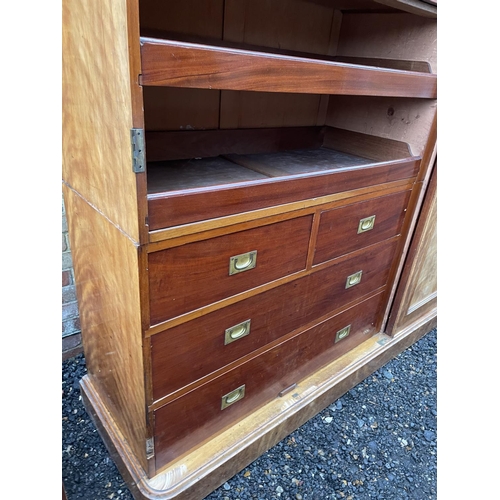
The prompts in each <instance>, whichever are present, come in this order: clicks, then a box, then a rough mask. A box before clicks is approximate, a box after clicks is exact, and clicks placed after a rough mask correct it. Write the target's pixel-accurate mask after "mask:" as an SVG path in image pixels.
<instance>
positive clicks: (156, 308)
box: [149, 215, 312, 324]
mask: <svg viewBox="0 0 500 500" xmlns="http://www.w3.org/2000/svg"><path fill="white" fill-rule="evenodd" d="M311 224H312V215H308V216H304V217H298V218H296V219H291V220H287V221H284V222H278V223H275V224H270V225H267V226H262V227H258V228H254V229H249V230H246V231H240V232H237V233H233V234H229V235H225V236H220V237H217V238H213V239H210V240H204V241H198V242H194V243H189V244H186V245H183V246H179V247H175V248H170V249H167V250H162V251H159V252H154V253H151V254H150V255H149V294H150V319H151V324H156V323H159V322H161V321H164V320H167V319H169V318H173V317H176V316H179V315H181V314H184V313H186V312H189V311H192V310H194V309H198V308H200V307H202V306H206V305H208V304H211V303H213V302H216V301H218V300H221V299H224V298H226V297H230V296H231V295H234V294H237V293H240V292H243V291H245V290H248V289H251V288H254V287H257V286H259V285H263V284H264V283H267V282H270V281H273V280H276V279H278V278H281V277H283V276H286V275H288V274H292V273H295V272H298V271H301V270H303V269H305V266H306V260H307V250H308V245H309V237H310V232H311Z"/></svg>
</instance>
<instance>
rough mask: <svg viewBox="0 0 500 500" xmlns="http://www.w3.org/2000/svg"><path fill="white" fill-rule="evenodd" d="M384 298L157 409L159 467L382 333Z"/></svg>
mask: <svg viewBox="0 0 500 500" xmlns="http://www.w3.org/2000/svg"><path fill="white" fill-rule="evenodd" d="M383 295H384V294H383V293H382V294H378V295H376V296H374V297H372V298H370V299H368V300H365V301H364V302H362V303H360V304H358V305H357V306H355V307H353V308H351V309H348V310H346V311H344V312H342V313H341V314H338V315H336V316H334V317H332V318H330V319H329V320H327V321H324V322H322V323H320V324H318V325H316V326H314V327H313V328H310V329H309V330H306V331H305V332H303V333H301V334H299V335H296V336H294V337H293V338H291V339H288V340H287V341H286V342H283V343H281V344H279V345H278V346H276V347H274V348H273V349H270V350H268V351H266V352H264V353H262V354H261V355H259V356H257V357H255V358H253V359H250V360H249V361H247V362H245V363H243V364H241V365H239V366H237V367H236V368H234V369H232V370H230V371H229V372H227V373H225V374H224V375H222V376H220V377H218V378H216V379H213V380H212V381H210V382H208V383H207V384H205V385H203V386H201V387H199V388H197V389H195V390H193V391H191V392H189V393H186V394H184V395H183V396H181V397H179V398H178V399H176V400H174V401H172V402H170V403H168V404H166V405H165V406H163V407H161V408H159V409H157V410H156V411H155V412H154V413H155V418H154V422H155V453H156V467H157V468H159V467H162V466H164V465H165V464H167V463H168V462H170V461H171V460H173V459H174V458H177V457H178V456H180V455H181V454H182V453H185V452H187V451H188V450H190V449H191V448H193V447H194V446H195V445H197V444H199V443H200V442H202V441H203V440H204V439H206V438H208V437H210V436H212V435H214V434H215V433H217V432H219V431H220V430H222V429H223V428H224V427H226V426H227V425H231V424H233V423H235V422H236V421H237V420H239V419H240V418H242V417H244V416H245V415H247V414H249V413H251V412H252V411H253V410H255V409H256V408H258V407H259V406H261V405H262V404H265V403H267V402H269V401H271V400H273V399H274V398H276V397H278V395H279V394H280V392H282V391H284V390H286V389H287V388H289V387H290V386H292V385H293V384H295V383H298V382H300V380H301V379H303V378H304V377H306V376H307V375H309V374H311V373H313V372H314V371H315V370H317V369H318V368H320V367H321V366H324V365H325V364H327V363H329V362H331V361H333V360H334V359H336V358H337V357H339V356H341V355H342V354H345V353H346V352H348V351H349V350H351V349H352V348H354V347H355V346H357V345H359V344H360V343H361V342H363V341H364V340H365V339H367V338H368V337H369V336H370V335H371V334H374V333H376V326H377V320H378V316H379V315H380V314H381V311H382V309H383Z"/></svg>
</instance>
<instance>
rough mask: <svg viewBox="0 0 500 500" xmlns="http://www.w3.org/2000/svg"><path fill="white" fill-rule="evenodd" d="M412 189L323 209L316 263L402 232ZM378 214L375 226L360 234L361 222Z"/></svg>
mask: <svg viewBox="0 0 500 500" xmlns="http://www.w3.org/2000/svg"><path fill="white" fill-rule="evenodd" d="M410 194H411V191H403V192H400V193H396V194H392V195H389V196H382V197H380V198H375V199H373V200H368V201H364V202H361V203H355V204H353V205H347V206H345V207H341V208H336V209H333V210H326V211H323V212H321V219H320V223H319V229H318V235H317V240H316V249H315V252H314V261H313V264H319V263H320V262H324V261H326V260H329V259H333V258H335V257H338V256H340V255H343V254H345V253H348V252H352V251H353V250H355V249H356V248H361V247H364V246H368V245H371V244H373V243H376V242H378V241H381V240H383V239H386V238H390V237H392V236H395V235H396V234H399V232H400V231H401V227H402V225H403V220H404V217H405V213H406V207H407V206H408V201H409V200H410ZM372 215H375V223H374V226H373V229H370V230H369V231H366V232H361V233H359V234H358V227H359V221H360V220H361V219H364V218H367V217H371V216H372Z"/></svg>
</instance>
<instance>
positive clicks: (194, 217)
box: [146, 127, 419, 231]
mask: <svg viewBox="0 0 500 500" xmlns="http://www.w3.org/2000/svg"><path fill="white" fill-rule="evenodd" d="M310 128H311V129H312V130H310V131H309V133H304V134H303V137H302V141H301V142H300V143H299V144H300V145H296V147H295V148H288V147H286V146H288V145H289V143H290V142H289V140H287V138H286V137H287V132H288V134H290V135H291V136H292V137H296V136H297V134H298V133H299V132H300V131H301V130H307V128H298V129H295V128H290V129H288V130H287V129H268V130H265V129H264V130H260V131H255V130H250V131H249V132H248V136H247V140H245V131H244V130H239V131H238V135H237V136H236V137H238V138H240V139H241V140H240V141H239V142H238V143H237V144H233V143H231V142H230V141H228V140H227V135H226V131H215V134H214V131H207V132H206V133H207V134H208V135H209V136H210V138H211V139H212V140H215V139H217V138H218V139H219V140H220V142H218V143H217V142H211V143H210V144H209V145H208V146H207V144H208V141H206V140H204V139H203V135H204V132H200V131H197V132H180V133H179V132H171V133H169V132H165V133H158V132H157V133H154V141H153V142H152V144H151V146H152V149H153V151H152V155H153V157H155V158H157V159H158V158H161V157H162V155H161V152H162V150H163V149H162V148H159V149H155V145H157V144H158V143H159V142H160V138H161V137H163V138H164V141H165V144H168V143H171V142H172V141H175V142H176V143H177V145H178V147H177V150H176V151H177V152H178V154H180V155H181V158H180V159H170V158H169V160H168V161H157V162H150V163H148V166H147V175H148V205H149V228H150V230H151V231H155V230H159V229H163V228H167V227H174V226H178V225H182V224H189V223H192V222H197V221H201V220H208V219H212V218H216V217H223V216H227V215H231V214H234V213H237V212H240V213H241V212H245V211H250V210H257V209H261V208H265V207H268V206H273V205H280V204H283V203H291V202H296V201H299V200H303V199H305V198H306V197H307V198H310V197H312V196H314V197H319V196H327V195H331V194H333V193H338V192H341V191H347V190H352V189H357V188H360V187H362V186H370V185H377V184H382V183H384V182H391V181H398V180H402V179H409V178H411V177H413V176H414V175H416V172H417V169H418V164H419V157H415V156H413V155H412V154H411V152H410V151H409V149H408V146H407V145H406V144H405V143H402V142H399V141H390V140H386V139H382V138H379V137H374V136H369V135H366V134H359V133H353V132H349V131H344V130H340V129H334V128H331V127H323V128H322V127H310ZM278 130H279V132H278ZM256 133H258V134H259V135H260V136H261V137H265V136H266V135H268V136H270V137H272V138H275V139H276V138H277V137H278V138H279V139H280V141H279V142H278V143H275V144H273V143H272V141H270V140H267V141H266V140H264V141H263V144H266V145H267V148H268V149H267V150H262V149H261V150H259V151H257V152H253V151H252V150H251V148H252V145H253V143H254V142H253V141H254V138H255V134H256ZM230 136H231V137H235V136H234V135H233V134H231V133H230ZM248 138H250V139H248ZM147 139H148V135H147V134H146V143H147V145H146V147H148V142H147ZM197 139H199V145H198V148H196V142H197ZM184 140H185V146H183V145H182V143H183V141H184ZM217 144H218V147H219V149H217ZM260 147H261V148H262V144H261V146H260ZM246 148H250V149H246ZM187 151H189V152H190V153H191V158H189V159H183V156H184V155H185V154H186V153H187ZM207 151H208V152H209V153H210V156H209V157H206V155H205V153H206V152H207ZM217 153H218V154H217ZM216 154H217V156H216Z"/></svg>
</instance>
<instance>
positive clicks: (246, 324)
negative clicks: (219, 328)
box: [224, 319, 250, 345]
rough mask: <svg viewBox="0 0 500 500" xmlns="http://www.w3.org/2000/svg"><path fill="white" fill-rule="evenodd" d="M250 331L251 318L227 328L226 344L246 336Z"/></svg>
mask: <svg viewBox="0 0 500 500" xmlns="http://www.w3.org/2000/svg"><path fill="white" fill-rule="evenodd" d="M249 333H250V320H249V319H247V320H246V321H243V322H242V323H238V324H237V325H234V326H232V327H231V328H228V329H227V330H226V333H225V335H224V345H227V344H230V343H231V342H234V341H235V340H238V339H241V338H242V337H246V336H247V335H248V334H249Z"/></svg>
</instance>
